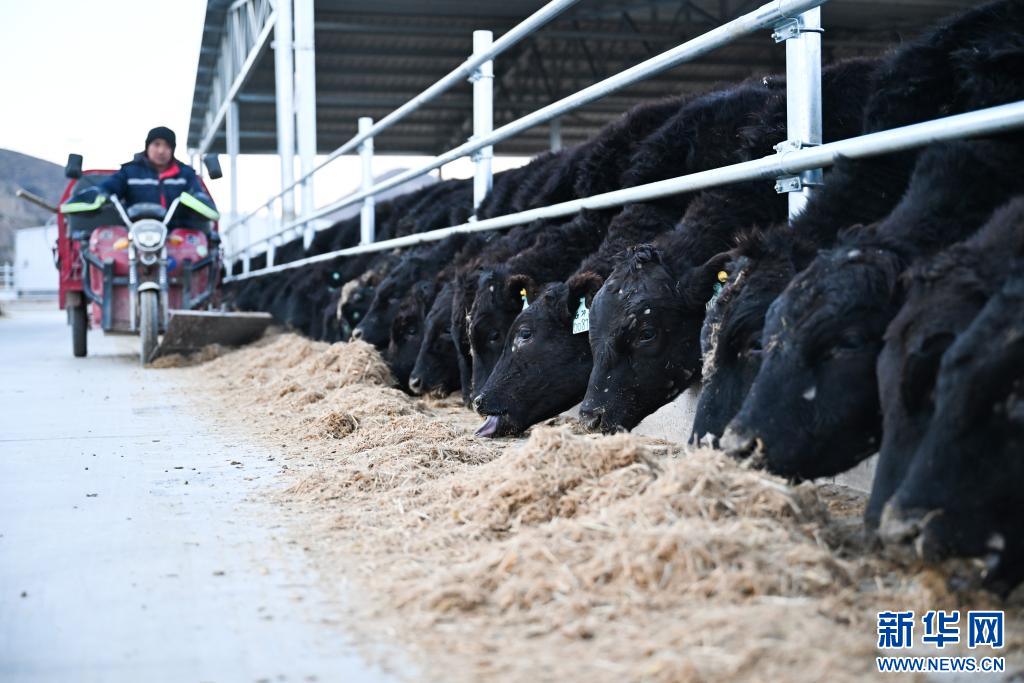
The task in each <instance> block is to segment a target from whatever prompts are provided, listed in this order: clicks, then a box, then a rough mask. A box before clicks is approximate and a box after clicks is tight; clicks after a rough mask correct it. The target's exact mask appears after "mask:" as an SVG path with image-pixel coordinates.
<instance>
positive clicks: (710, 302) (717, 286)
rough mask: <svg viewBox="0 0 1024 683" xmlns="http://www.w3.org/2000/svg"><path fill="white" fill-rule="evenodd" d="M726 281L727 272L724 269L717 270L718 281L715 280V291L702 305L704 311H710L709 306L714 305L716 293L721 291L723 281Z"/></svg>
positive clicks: (727, 279) (723, 287)
mask: <svg viewBox="0 0 1024 683" xmlns="http://www.w3.org/2000/svg"><path fill="white" fill-rule="evenodd" d="M728 281H729V273H727V272H725V271H724V270H720V271H718V282H716V283H715V286H714V292H715V293H714V294H712V295H711V298H710V299H708V302H707V304H705V305H704V310H705V311H710V310H711V307H712V306H714V305H715V302H716V301H718V295H719V294H721V293H722V290H723V289H725V283H726V282H728Z"/></svg>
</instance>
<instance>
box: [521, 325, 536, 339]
mask: <svg viewBox="0 0 1024 683" xmlns="http://www.w3.org/2000/svg"><path fill="white" fill-rule="evenodd" d="M518 336H519V338H520V339H529V338H530V337H532V336H533V332H532V331H531V330H530V328H528V327H521V328H519V335H518Z"/></svg>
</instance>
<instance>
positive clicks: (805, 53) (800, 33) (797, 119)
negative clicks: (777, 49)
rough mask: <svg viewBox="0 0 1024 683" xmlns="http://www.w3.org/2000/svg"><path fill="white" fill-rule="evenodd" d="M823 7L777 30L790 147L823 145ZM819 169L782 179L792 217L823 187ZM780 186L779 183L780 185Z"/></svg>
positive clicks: (787, 141)
mask: <svg viewBox="0 0 1024 683" xmlns="http://www.w3.org/2000/svg"><path fill="white" fill-rule="evenodd" d="M821 33H822V29H821V8H819V7H815V8H814V9H811V10H807V11H806V12H804V13H803V14H801V15H800V16H799V17H798V18H797V19H793V20H790V21H789V22H787V23H786V24H782V25H780V26H779V27H776V29H775V34H774V35H775V39H776V41H782V40H784V41H785V42H786V138H787V139H786V142H785V143H782V144H783V145H784V146H785V147H787V148H790V149H799V148H800V147H807V146H811V145H820V144H821V141H822V140H821ZM821 182H822V171H821V169H820V168H818V169H813V170H810V171H804V172H803V173H801V174H800V176H799V177H798V178H788V179H783V180H782V181H780V183H781V184H782V187H781V191H784V192H788V193H789V218H790V220H792V219H793V218H794V217H796V216H797V215H799V214H800V213H801V212H802V211H803V210H804V206H806V205H807V201H808V200H809V199H810V197H811V195H812V194H813V193H814V192H815V191H816V190H817V188H819V187H821ZM777 189H779V186H778V185H777Z"/></svg>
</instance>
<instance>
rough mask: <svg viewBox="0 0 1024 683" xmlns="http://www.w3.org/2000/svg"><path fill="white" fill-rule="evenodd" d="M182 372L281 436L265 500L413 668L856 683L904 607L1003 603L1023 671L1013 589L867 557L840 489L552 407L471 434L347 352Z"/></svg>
mask: <svg viewBox="0 0 1024 683" xmlns="http://www.w3.org/2000/svg"><path fill="white" fill-rule="evenodd" d="M184 372H188V373H195V375H194V377H195V378H196V380H197V381H198V382H202V383H203V385H204V386H208V385H209V384H210V382H211V378H212V383H213V385H214V396H213V398H214V400H218V401H220V403H222V404H223V403H227V402H229V401H230V404H231V405H232V406H233V408H234V411H233V414H232V415H231V416H230V417H231V419H233V420H236V421H237V424H239V425H240V426H242V427H243V428H244V429H245V431H246V432H247V433H248V434H249V435H250V438H251V437H253V436H255V437H256V438H261V439H264V440H266V441H267V443H268V444H272V445H273V446H274V447H275V448H282V449H283V450H284V452H285V458H287V459H288V468H287V469H286V470H283V472H284V474H283V477H284V480H285V483H286V486H285V487H284V488H283V490H281V489H279V490H278V491H276V492H274V493H272V494H271V495H273V496H274V499H275V500H276V501H277V503H278V504H279V505H280V510H281V511H282V514H283V515H285V516H286V517H287V518H289V519H291V525H290V528H291V530H292V531H291V533H292V534H293V535H294V537H295V538H296V539H297V540H298V542H300V543H302V545H303V546H304V547H307V548H308V550H309V552H308V553H307V557H309V558H310V561H311V562H312V563H313V564H314V565H315V568H316V570H317V571H318V573H319V574H320V575H321V576H322V577H324V579H325V581H326V582H327V583H328V585H347V584H349V583H351V584H354V585H355V586H356V587H357V590H354V591H353V590H348V591H346V592H345V594H344V596H343V601H344V602H345V603H346V604H350V605H352V607H351V610H352V614H350V615H349V618H348V620H347V621H346V626H347V627H348V628H350V629H352V630H354V631H356V632H358V633H359V634H361V636H362V637H363V638H364V639H365V640H367V641H372V642H392V641H395V640H397V642H399V643H401V644H403V645H404V646H405V647H406V648H407V649H409V650H410V651H411V652H412V653H413V654H414V655H415V656H416V658H417V663H418V664H420V665H421V666H422V671H421V672H420V673H421V674H422V675H424V676H425V677H428V678H435V679H438V680H445V681H477V680H491V679H498V680H509V681H519V680H522V681H531V682H532V681H538V680H540V681H564V680H588V681H590V680H593V681H616V682H618V681H626V680H628V681H634V680H635V681H655V682H662V681H664V682H666V683H667V682H669V681H673V682H674V681H694V682H696V681H764V680H786V681H804V680H819V679H821V678H823V677H828V679H829V680H839V681H857V680H863V679H864V678H866V677H868V676H871V675H875V674H877V669H876V665H875V657H876V656H880V655H886V654H889V655H892V654H894V653H892V652H883V651H879V650H877V649H876V647H875V646H876V644H877V612H878V611H880V610H896V609H914V610H922V611H921V612H920V613H921V614H923V611H927V610H929V609H947V610H949V609H958V608H959V609H961V610H965V609H967V608H971V609H986V608H993V607H995V608H996V609H1006V610H1007V626H1006V629H1007V630H1006V648H1005V649H1004V650H1003V651H1001V652H1000V654H1005V656H1006V657H1007V666H1008V671H1013V670H1014V668H1015V667H1017V668H1019V667H1020V666H1021V665H1022V663H1024V659H1022V655H1021V652H1022V650H1024V628H1022V623H1024V620H1022V612H1021V605H1020V604H1019V601H1018V602H1012V603H1009V604H1006V605H1001V604H999V603H997V602H996V601H995V600H994V598H992V597H991V596H989V595H988V594H984V593H976V592H970V591H966V590H961V591H959V592H958V591H952V590H950V588H949V581H948V578H949V574H948V573H947V572H948V571H949V569H948V568H943V569H936V568H923V567H921V566H918V565H916V564H915V563H914V562H913V561H907V562H903V563H900V562H897V561H895V560H891V559H885V558H882V557H880V556H878V555H877V554H876V553H875V552H874V551H873V550H872V549H871V547H870V544H869V543H867V542H866V541H865V538H864V536H863V534H862V533H861V531H860V524H859V518H860V515H861V512H862V509H863V504H864V500H863V496H861V495H859V494H856V493H853V492H851V491H849V490H846V489H842V488H840V487H836V486H834V485H831V484H819V485H815V484H802V485H800V486H795V487H794V486H790V485H788V484H786V483H785V482H784V481H782V480H781V479H778V478H776V477H772V476H770V475H767V474H765V473H764V472H761V471H758V470H754V469H751V468H750V467H749V466H748V465H747V464H744V463H738V462H736V461H734V460H732V459H730V458H728V457H726V456H724V455H722V454H721V453H718V452H715V451H712V450H709V449H696V450H694V449H689V448H687V447H684V446H681V445H679V444H672V443H666V442H662V441H658V440H655V439H650V438H643V437H637V436H633V435H629V434H620V435H615V436H595V435H589V434H581V433H578V431H576V429H575V428H574V427H573V426H572V425H567V424H561V423H560V421H554V422H553V423H551V424H549V425H546V426H542V427H537V428H534V429H533V430H532V432H531V434H530V436H529V438H528V439H527V440H525V441H524V440H509V439H505V440H484V439H478V438H476V437H474V436H473V435H472V430H473V427H474V426H475V424H476V423H477V422H478V418H476V417H475V416H474V415H472V414H470V413H469V412H468V411H466V410H464V409H463V408H462V407H461V405H460V404H459V402H458V401H457V399H454V398H452V399H444V400H437V399H413V398H410V397H409V396H407V395H405V394H404V393H402V392H401V391H398V390H397V389H395V388H394V382H393V379H392V377H391V375H390V373H389V372H388V371H387V367H386V366H385V365H384V363H383V362H382V361H381V359H380V357H379V355H378V354H377V353H376V352H375V351H374V350H373V349H372V348H371V347H369V346H367V345H365V344H361V343H349V344H334V345H328V344H323V343H318V342H309V341H307V340H304V339H301V338H299V337H296V336H294V335H280V336H278V337H273V338H268V339H264V340H262V341H261V342H260V343H258V344H257V345H254V346H251V347H248V348H246V349H242V350H240V351H237V352H233V353H230V354H227V355H224V356H221V357H220V358H217V359H215V360H213V361H211V362H209V363H207V364H206V365H205V366H204V367H202V368H192V369H188V370H185V371H184ZM353 603H354V604H353ZM918 630H920V629H918ZM919 637H920V634H919ZM918 643H919V644H918V645H917V646H916V647H915V650H914V651H913V652H912V654H914V655H940V654H941V655H963V654H968V652H967V651H966V649H964V648H960V649H957V647H955V646H954V647H949V646H947V648H946V649H945V650H944V651H937V650H935V649H934V648H930V647H926V646H923V645H920V641H918ZM961 650H962V651H961ZM898 654H905V651H903V652H900V653H898ZM970 654H973V653H970Z"/></svg>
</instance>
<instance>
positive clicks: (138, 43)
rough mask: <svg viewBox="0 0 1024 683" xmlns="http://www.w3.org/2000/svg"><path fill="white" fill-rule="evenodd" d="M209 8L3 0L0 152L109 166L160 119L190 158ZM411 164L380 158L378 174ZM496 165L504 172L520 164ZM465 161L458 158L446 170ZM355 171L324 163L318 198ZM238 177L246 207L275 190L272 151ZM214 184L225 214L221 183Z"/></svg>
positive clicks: (173, 0)
mask: <svg viewBox="0 0 1024 683" xmlns="http://www.w3.org/2000/svg"><path fill="white" fill-rule="evenodd" d="M205 12H206V2H205V0H0V65H3V66H2V68H0V98H2V99H0V148H6V149H12V150H15V151H17V152H22V153H24V154H29V155H32V156H35V157H39V158H42V159H46V160H48V161H53V162H55V163H58V164H61V165H63V164H64V162H65V161H66V160H67V155H68V153H69V152H77V153H79V154H82V155H83V156H84V157H85V166H86V167H87V168H116V167H117V166H118V165H119V164H121V163H124V162H125V161H127V160H129V159H130V158H131V156H132V154H134V153H135V152H138V151H141V150H142V148H143V144H144V142H145V139H146V132H147V131H148V130H149V129H150V128H152V127H154V126H158V125H165V126H168V127H170V128H171V129H173V130H174V131H175V133H176V134H177V137H178V144H179V148H178V152H179V153H178V158H179V159H183V160H184V161H186V162H187V161H188V158H187V153H186V152H185V139H186V136H187V133H188V119H189V114H190V112H191V109H192V90H193V87H194V85H195V73H196V63H197V61H198V59H199V44H200V39H201V36H202V30H203V20H204V17H205ZM452 66H453V67H454V66H455V65H454V64H453V65H452ZM443 75H444V74H441V73H439V74H438V78H440V77H441V76H443ZM224 161H225V163H224V166H225V170H226V167H227V163H226V159H225V160H224ZM415 162H416V159H415V158H410V157H382V158H380V159H378V160H377V161H376V163H375V165H374V171H375V172H376V173H381V172H383V171H386V170H388V169H390V168H395V167H408V166H410V165H411V164H413V163H415ZM495 162H496V163H495V170H500V169H501V168H505V167H508V166H510V165H518V164H519V163H522V160H521V159H507V160H506V159H496V160H495ZM469 168H470V166H469V164H468V161H467V160H460V162H456V163H454V164H451V165H449V167H446V168H445V177H453V176H463V177H464V176H465V175H467V174H468V173H469ZM357 169H358V161H357V160H355V159H344V158H343V159H339V160H338V161H337V162H334V163H332V164H331V166H328V167H327V168H326V169H325V170H324V172H325V176H324V177H323V178H322V179H320V180H318V181H317V183H316V198H317V201H316V203H317V204H318V205H320V204H323V203H325V202H327V201H330V200H331V199H334V198H336V197H338V196H340V195H341V194H344V193H347V192H349V191H351V190H353V189H355V187H356V186H357V185H358V170H357ZM238 175H239V186H240V189H239V195H240V197H239V204H240V207H241V209H242V210H244V209H246V208H250V207H254V206H256V205H258V204H260V203H261V202H262V200H263V199H265V198H266V197H267V196H269V194H271V193H272V192H273V191H274V188H275V187H279V179H280V167H279V165H278V160H277V157H262V158H260V157H242V159H241V160H240V165H239V173H238ZM211 191H212V192H213V194H214V197H215V198H216V199H217V201H218V204H220V206H221V208H222V209H226V208H227V203H228V199H227V196H228V185H227V179H226V178H225V179H224V180H221V181H217V182H216V183H214V184H212V185H211Z"/></svg>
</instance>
